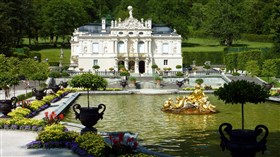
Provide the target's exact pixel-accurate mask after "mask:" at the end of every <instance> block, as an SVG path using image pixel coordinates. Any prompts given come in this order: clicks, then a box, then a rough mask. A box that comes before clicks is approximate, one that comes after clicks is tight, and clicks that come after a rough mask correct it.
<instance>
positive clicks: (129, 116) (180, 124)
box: [65, 94, 280, 157]
mask: <svg viewBox="0 0 280 157" xmlns="http://www.w3.org/2000/svg"><path fill="white" fill-rule="evenodd" d="M177 96H179V95H177V94H172V95H91V96H90V106H92V107H97V105H98V104H100V103H103V104H105V105H106V107H107V109H106V111H105V112H104V118H103V120H99V121H98V123H97V125H95V127H96V128H97V129H98V131H100V132H106V131H131V132H133V133H139V136H138V139H140V144H141V145H143V146H145V147H146V148H148V149H150V150H153V151H157V152H161V153H165V154H169V155H172V156H184V157H198V156H199V157H225V156H230V153H229V151H227V150H226V151H224V152H223V151H222V150H221V148H220V146H219V145H220V136H219V133H218V128H219V126H220V124H221V123H224V122H229V123H231V124H232V126H233V129H238V128H241V105H231V104H224V103H223V102H222V101H220V100H217V98H216V97H215V96H214V95H212V94H210V95H208V96H209V100H210V101H211V103H212V104H213V105H215V106H216V108H217V110H218V111H219V113H216V114H212V115H176V114H170V113H164V112H162V111H161V110H160V108H161V107H162V105H163V103H164V101H165V100H167V99H168V98H172V99H175V98H176V97H177ZM75 103H78V104H80V105H82V106H84V107H86V106H87V97H86V95H81V96H80V97H79V98H78V99H77V100H76V102H75ZM75 103H74V104H75ZM244 110H245V129H252V130H253V129H255V127H256V126H257V125H258V124H263V125H266V126H267V127H268V128H269V132H270V133H269V136H268V142H267V151H266V152H265V153H264V155H262V154H261V153H257V157H275V156H278V155H279V154H280V150H279V148H280V142H279V140H280V104H279V103H272V102H266V103H262V104H257V105H256V104H246V105H245V106H244ZM65 121H71V122H75V123H80V121H78V120H75V119H74V112H73V110H72V108H69V110H68V112H67V114H66V119H65Z"/></svg>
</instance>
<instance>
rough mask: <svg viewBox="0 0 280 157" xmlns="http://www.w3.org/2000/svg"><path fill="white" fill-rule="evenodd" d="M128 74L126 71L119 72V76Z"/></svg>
mask: <svg viewBox="0 0 280 157" xmlns="http://www.w3.org/2000/svg"><path fill="white" fill-rule="evenodd" d="M129 75H130V74H129V72H128V71H122V72H121V73H120V76H129Z"/></svg>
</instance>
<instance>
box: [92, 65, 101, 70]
mask: <svg viewBox="0 0 280 157" xmlns="http://www.w3.org/2000/svg"><path fill="white" fill-rule="evenodd" d="M92 68H93V69H95V70H98V69H99V68H100V66H99V65H94V66H92Z"/></svg>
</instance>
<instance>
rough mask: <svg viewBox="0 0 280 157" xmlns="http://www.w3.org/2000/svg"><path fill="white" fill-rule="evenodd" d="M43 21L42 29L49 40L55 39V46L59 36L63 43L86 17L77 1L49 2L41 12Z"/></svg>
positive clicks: (55, 0)
mask: <svg viewBox="0 0 280 157" xmlns="http://www.w3.org/2000/svg"><path fill="white" fill-rule="evenodd" d="M43 19H44V23H43V29H44V31H45V32H46V34H48V35H50V37H51V40H52V39H53V38H54V37H55V41H54V45H55V46H56V44H57V39H58V37H59V36H60V37H62V38H63V41H64V39H65V37H66V36H68V35H70V34H71V33H72V32H73V31H74V29H75V28H77V27H79V26H80V25H82V24H84V23H85V22H86V21H87V19H88V15H87V14H86V11H85V10H84V8H83V3H82V2H80V1H79V0H51V1H49V2H48V3H47V5H46V6H45V8H44V10H43Z"/></svg>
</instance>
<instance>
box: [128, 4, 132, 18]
mask: <svg viewBox="0 0 280 157" xmlns="http://www.w3.org/2000/svg"><path fill="white" fill-rule="evenodd" d="M127 9H128V10H129V18H133V16H132V11H133V8H132V6H128V7H127Z"/></svg>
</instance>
